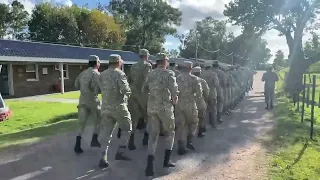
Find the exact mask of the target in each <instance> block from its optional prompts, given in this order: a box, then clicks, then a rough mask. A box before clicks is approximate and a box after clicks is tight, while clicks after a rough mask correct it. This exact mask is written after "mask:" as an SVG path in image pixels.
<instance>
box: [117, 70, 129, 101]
mask: <svg viewBox="0 0 320 180" xmlns="http://www.w3.org/2000/svg"><path fill="white" fill-rule="evenodd" d="M118 86H119V88H120V92H121V94H123V95H126V96H127V97H130V95H131V89H130V86H129V83H128V79H127V76H126V74H125V73H124V72H122V71H121V73H120V75H119V78H118Z"/></svg>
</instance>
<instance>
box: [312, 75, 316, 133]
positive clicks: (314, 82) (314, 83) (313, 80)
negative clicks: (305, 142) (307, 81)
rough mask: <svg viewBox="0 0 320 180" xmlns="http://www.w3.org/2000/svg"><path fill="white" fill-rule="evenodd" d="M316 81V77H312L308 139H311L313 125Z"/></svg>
mask: <svg viewBox="0 0 320 180" xmlns="http://www.w3.org/2000/svg"><path fill="white" fill-rule="evenodd" d="M316 80H317V76H316V75H313V77H312V104H311V127H310V139H313V123H314V106H315V95H316Z"/></svg>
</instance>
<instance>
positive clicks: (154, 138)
mask: <svg viewBox="0 0 320 180" xmlns="http://www.w3.org/2000/svg"><path fill="white" fill-rule="evenodd" d="M148 128H149V129H150V130H149V132H150V138H149V142H148V160H147V167H146V170H145V175H146V176H153V175H154V171H153V161H154V154H155V152H156V149H157V144H158V139H159V133H160V120H159V117H158V116H157V114H154V113H151V114H149V121H148Z"/></svg>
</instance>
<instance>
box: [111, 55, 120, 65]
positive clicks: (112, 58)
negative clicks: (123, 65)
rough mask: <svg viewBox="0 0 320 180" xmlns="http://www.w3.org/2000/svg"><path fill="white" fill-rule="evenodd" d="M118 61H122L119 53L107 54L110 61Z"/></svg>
mask: <svg viewBox="0 0 320 180" xmlns="http://www.w3.org/2000/svg"><path fill="white" fill-rule="evenodd" d="M119 61H122V59H121V56H120V55H119V54H111V55H110V56H109V62H110V63H115V62H119Z"/></svg>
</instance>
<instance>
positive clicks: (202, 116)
mask: <svg viewBox="0 0 320 180" xmlns="http://www.w3.org/2000/svg"><path fill="white" fill-rule="evenodd" d="M192 73H193V75H195V76H197V77H198V78H199V80H200V82H201V86H202V89H203V94H202V98H201V99H198V102H197V107H198V118H199V124H198V137H200V138H201V137H204V135H205V134H204V133H205V131H206V130H205V129H206V128H205V123H206V121H205V120H206V117H207V115H206V114H207V113H206V111H207V103H208V101H209V93H210V88H209V86H208V83H207V81H206V80H204V79H202V78H200V77H201V67H200V66H196V67H194V68H193V69H192Z"/></svg>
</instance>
